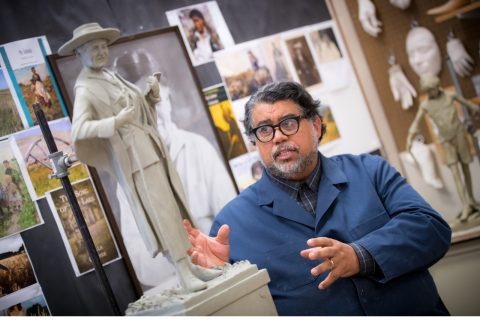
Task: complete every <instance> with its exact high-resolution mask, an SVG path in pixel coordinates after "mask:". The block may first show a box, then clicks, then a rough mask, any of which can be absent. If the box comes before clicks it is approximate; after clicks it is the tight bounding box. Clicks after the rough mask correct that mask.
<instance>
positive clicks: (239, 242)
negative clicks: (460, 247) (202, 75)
mask: <svg viewBox="0 0 480 320" xmlns="http://www.w3.org/2000/svg"><path fill="white" fill-rule="evenodd" d="M318 106H319V101H314V100H313V99H312V97H311V96H310V94H309V93H308V92H307V91H306V90H305V89H304V88H303V87H302V86H301V85H299V84H297V83H295V82H274V83H270V84H268V85H266V86H264V87H263V88H262V89H261V90H260V91H258V92H257V93H255V94H254V95H253V96H252V97H251V98H250V100H249V101H248V102H247V104H246V106H245V129H246V132H247V133H248V134H249V135H250V137H251V138H252V141H253V142H256V143H257V146H258V152H259V154H260V157H261V159H262V162H263V164H264V166H265V170H264V174H263V175H262V178H261V179H260V180H259V181H258V182H257V183H255V184H253V185H252V186H251V187H249V188H248V189H246V190H245V191H243V192H242V193H241V194H240V195H239V196H238V197H237V198H235V199H234V200H233V201H231V202H230V203H229V204H228V205H226V206H225V207H224V208H223V210H222V211H221V212H220V213H219V214H218V216H217V217H216V218H215V221H214V224H213V226H212V230H211V231H210V237H207V236H205V235H203V234H201V233H200V232H199V231H198V230H195V229H193V228H192V227H191V226H190V224H189V223H188V222H187V221H185V227H186V228H187V231H188V232H189V235H190V239H191V242H192V245H193V247H192V249H190V250H189V255H190V256H191V258H192V261H193V262H194V263H196V264H200V265H203V266H208V265H212V264H215V265H217V266H220V265H223V263H225V262H229V263H234V262H236V261H240V260H249V261H250V262H251V263H253V264H256V265H257V266H258V268H259V269H262V268H266V269H267V270H268V273H269V275H270V278H271V282H270V283H269V289H270V292H271V294H272V297H273V299H274V302H275V305H276V308H277V311H278V314H279V315H294V316H297V315H307V316H313V315H369V316H373V315H447V314H448V311H447V310H446V308H445V307H444V305H443V303H442V301H441V299H440V297H439V295H438V293H437V289H436V287H435V283H434V282H433V279H432V277H431V276H430V274H429V272H428V268H429V267H430V266H432V265H433V264H434V263H436V262H437V261H438V260H439V259H440V258H441V257H442V256H443V255H444V254H445V253H446V252H447V250H448V248H449V245H450V236H451V230H450V228H449V227H448V225H447V223H446V222H445V221H444V220H443V219H442V218H441V217H440V215H439V214H438V213H437V212H435V211H434V210H433V209H432V208H431V207H430V206H429V205H428V204H427V203H426V202H425V201H424V200H423V199H422V198H421V197H420V196H419V195H418V193H416V192H415V191H414V190H413V188H411V187H410V186H409V185H408V184H407V183H406V181H405V179H404V178H402V177H401V176H400V174H399V173H398V172H397V171H396V170H395V169H394V168H391V167H390V166H389V165H388V163H387V162H386V161H385V160H383V159H382V158H380V157H378V156H371V155H365V154H364V155H360V156H353V155H340V156H335V157H331V158H325V157H324V156H323V155H321V154H320V153H319V152H318V151H317V145H318V140H319V139H321V137H322V135H323V133H324V130H325V127H324V125H323V123H322V119H321V117H320V116H319V115H318V113H317V108H318Z"/></svg>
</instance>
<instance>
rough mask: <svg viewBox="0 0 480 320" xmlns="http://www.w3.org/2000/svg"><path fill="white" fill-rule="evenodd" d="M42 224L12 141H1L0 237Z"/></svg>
mask: <svg viewBox="0 0 480 320" xmlns="http://www.w3.org/2000/svg"><path fill="white" fill-rule="evenodd" d="M41 224H43V220H42V217H41V215H40V211H39V210H38V208H37V206H36V203H35V202H33V201H32V198H31V197H30V193H29V192H28V189H27V185H26V183H25V179H24V177H23V175H22V172H21V170H20V166H19V165H18V161H17V158H16V157H15V155H14V154H13V150H12V148H11V147H10V143H9V142H8V140H3V141H0V239H2V238H5V237H8V236H11V235H13V234H16V233H19V232H21V231H24V230H27V229H30V228H32V227H35V226H38V225H41Z"/></svg>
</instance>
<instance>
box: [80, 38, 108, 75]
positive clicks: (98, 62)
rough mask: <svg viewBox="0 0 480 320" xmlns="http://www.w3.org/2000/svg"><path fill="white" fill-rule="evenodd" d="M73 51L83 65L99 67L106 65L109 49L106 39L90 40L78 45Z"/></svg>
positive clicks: (93, 67)
mask: <svg viewBox="0 0 480 320" xmlns="http://www.w3.org/2000/svg"><path fill="white" fill-rule="evenodd" d="M75 52H76V55H77V57H78V58H79V59H80V60H81V61H82V64H83V66H84V67H88V68H92V69H100V68H103V67H105V66H106V65H107V62H108V55H109V51H108V45H107V40H106V39H95V40H91V41H89V42H87V43H85V44H83V45H81V46H80V47H78V48H77V49H76V50H75Z"/></svg>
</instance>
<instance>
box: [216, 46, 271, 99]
mask: <svg viewBox="0 0 480 320" xmlns="http://www.w3.org/2000/svg"><path fill="white" fill-rule="evenodd" d="M215 63H216V64H217V68H218V71H219V72H220V75H221V76H222V78H223V79H224V83H225V84H226V86H227V90H228V94H229V96H230V99H231V101H232V102H233V101H235V100H238V99H242V98H245V97H248V96H251V95H252V94H254V93H255V92H257V91H258V89H260V88H261V87H262V86H264V85H265V84H267V83H268V82H270V81H272V80H273V77H272V74H271V73H270V69H269V67H268V62H267V58H266V57H265V53H264V52H263V48H262V46H261V44H260V43H259V42H256V43H254V44H253V43H252V44H247V45H244V46H240V47H239V46H237V47H235V50H232V51H224V52H222V53H219V54H218V55H215Z"/></svg>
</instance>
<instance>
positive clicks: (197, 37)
mask: <svg viewBox="0 0 480 320" xmlns="http://www.w3.org/2000/svg"><path fill="white" fill-rule="evenodd" d="M189 17H190V19H192V21H193V24H194V25H195V29H194V32H193V36H192V39H191V42H192V43H193V45H194V47H193V48H192V51H193V55H194V56H195V58H196V59H197V60H198V61H205V60H210V59H213V52H215V51H218V50H220V49H223V48H222V46H221V45H220V39H219V38H218V36H217V35H216V34H212V33H213V32H212V30H211V29H210V28H208V26H207V24H206V23H205V18H204V16H203V14H202V13H201V12H200V11H199V10H197V9H193V10H192V11H190V15H189Z"/></svg>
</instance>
